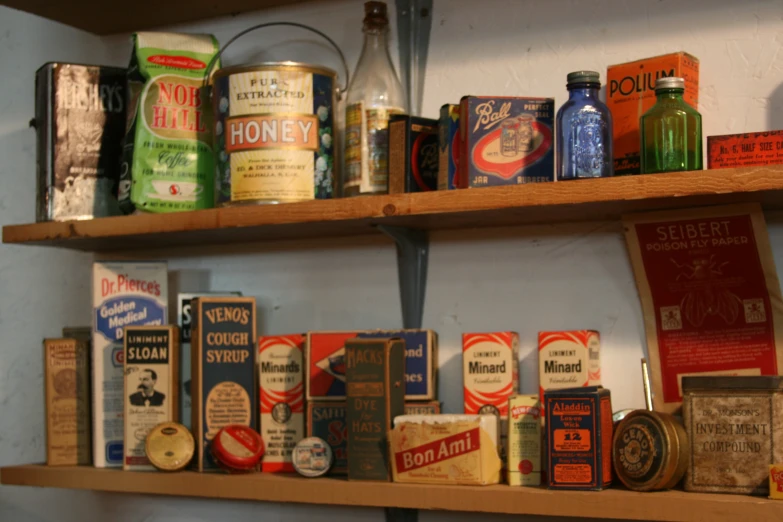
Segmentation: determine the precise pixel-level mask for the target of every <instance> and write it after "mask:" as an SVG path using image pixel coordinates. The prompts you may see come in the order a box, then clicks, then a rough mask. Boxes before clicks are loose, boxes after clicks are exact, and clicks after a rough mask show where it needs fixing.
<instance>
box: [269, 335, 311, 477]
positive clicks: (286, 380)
mask: <svg viewBox="0 0 783 522" xmlns="http://www.w3.org/2000/svg"><path fill="white" fill-rule="evenodd" d="M304 341H305V336H304V335H302V334H292V335H275V336H267V337H259V339H258V387H259V392H260V404H261V437H262V438H263V439H264V448H265V452H264V460H263V462H262V464H261V471H266V472H275V471H285V472H290V473H293V472H294V471H295V470H294V465H293V464H292V462H291V454H292V452H293V450H294V447H295V446H296V443H297V442H299V441H300V440H302V438H303V437H304V432H305V426H304V364H303V362H304V361H303V354H304Z"/></svg>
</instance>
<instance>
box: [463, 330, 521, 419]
mask: <svg viewBox="0 0 783 522" xmlns="http://www.w3.org/2000/svg"><path fill="white" fill-rule="evenodd" d="M462 372H463V384H464V388H465V413H466V414H486V413H494V414H495V415H500V416H502V417H506V416H507V415H508V398H509V397H511V396H512V395H516V394H517V393H518V390H519V334H517V333H516V332H494V333H465V334H462Z"/></svg>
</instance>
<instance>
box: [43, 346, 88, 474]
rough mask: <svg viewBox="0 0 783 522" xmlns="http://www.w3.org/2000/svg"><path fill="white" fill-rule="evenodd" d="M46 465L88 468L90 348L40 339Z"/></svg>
mask: <svg viewBox="0 0 783 522" xmlns="http://www.w3.org/2000/svg"><path fill="white" fill-rule="evenodd" d="M44 386H45V388H44V391H45V394H46V465H47V466H88V465H90V452H91V449H92V448H91V446H90V344H89V342H88V341H85V340H77V339H44Z"/></svg>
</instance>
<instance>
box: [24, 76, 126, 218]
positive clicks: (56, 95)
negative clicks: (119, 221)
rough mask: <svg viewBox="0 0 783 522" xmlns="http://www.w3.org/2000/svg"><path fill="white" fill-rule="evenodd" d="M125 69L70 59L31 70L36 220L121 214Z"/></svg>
mask: <svg viewBox="0 0 783 522" xmlns="http://www.w3.org/2000/svg"><path fill="white" fill-rule="evenodd" d="M125 72H126V71H125V69H120V68H116V67H99V66H96V65H79V64H74V63H47V64H45V65H44V66H42V67H41V68H40V69H38V71H37V72H36V74H35V119H34V120H33V122H34V126H35V131H36V167H37V171H38V173H37V177H38V183H37V191H36V192H37V194H36V202H37V206H36V221H67V220H71V219H92V218H96V217H104V216H112V215H117V214H120V209H119V205H118V204H117V182H118V180H119V176H120V163H119V161H117V158H119V157H120V153H121V152H122V149H121V143H122V136H123V133H124V131H125V87H126V80H125Z"/></svg>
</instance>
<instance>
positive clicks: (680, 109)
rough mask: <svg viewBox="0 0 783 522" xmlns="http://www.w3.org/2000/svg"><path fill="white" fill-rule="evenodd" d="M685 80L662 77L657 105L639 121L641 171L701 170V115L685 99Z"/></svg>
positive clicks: (657, 88)
mask: <svg viewBox="0 0 783 522" xmlns="http://www.w3.org/2000/svg"><path fill="white" fill-rule="evenodd" d="M684 92H685V80H683V79H682V78H672V77H666V78H659V79H658V80H657V81H656V82H655V96H656V97H657V98H658V99H657V101H656V102H655V105H653V107H652V108H651V109H650V110H649V111H647V112H646V113H644V115H643V116H642V119H641V121H640V123H639V131H640V134H641V139H642V143H641V151H642V152H641V171H642V174H654V173H659V172H677V171H683V170H701V169H703V168H704V164H703V161H704V160H703V157H702V149H701V114H699V112H698V111H697V110H696V109H694V108H693V107H691V106H690V105H688V104H687V103H686V102H685V100H683V98H682V95H683V93H684Z"/></svg>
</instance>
